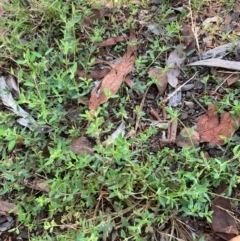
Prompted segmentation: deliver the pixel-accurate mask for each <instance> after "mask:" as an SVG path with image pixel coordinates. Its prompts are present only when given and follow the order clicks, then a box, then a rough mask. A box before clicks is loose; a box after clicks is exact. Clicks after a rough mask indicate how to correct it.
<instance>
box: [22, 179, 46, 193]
mask: <svg viewBox="0 0 240 241" xmlns="http://www.w3.org/2000/svg"><path fill="white" fill-rule="evenodd" d="M23 185H24V186H26V187H28V188H31V189H34V190H38V191H41V192H50V187H49V185H48V183H46V180H45V179H41V178H35V179H34V180H33V181H32V182H24V183H23Z"/></svg>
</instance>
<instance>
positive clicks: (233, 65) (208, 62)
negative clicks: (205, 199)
mask: <svg viewBox="0 0 240 241" xmlns="http://www.w3.org/2000/svg"><path fill="white" fill-rule="evenodd" d="M198 65H203V66H210V67H219V68H224V69H234V70H238V71H240V62H239V61H228V60H223V59H217V58H214V59H205V60H200V61H197V62H193V63H190V64H188V66H198Z"/></svg>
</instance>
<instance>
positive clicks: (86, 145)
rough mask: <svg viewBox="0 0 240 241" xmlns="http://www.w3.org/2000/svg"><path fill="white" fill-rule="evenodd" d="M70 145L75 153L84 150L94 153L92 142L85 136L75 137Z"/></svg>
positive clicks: (90, 153)
mask: <svg viewBox="0 0 240 241" xmlns="http://www.w3.org/2000/svg"><path fill="white" fill-rule="evenodd" d="M70 147H71V150H72V152H74V153H75V154H81V153H83V152H86V153H87V154H89V155H93V154H94V152H93V149H92V145H91V143H90V142H89V140H88V139H87V138H85V137H76V138H74V139H73V140H72V141H71V143H70Z"/></svg>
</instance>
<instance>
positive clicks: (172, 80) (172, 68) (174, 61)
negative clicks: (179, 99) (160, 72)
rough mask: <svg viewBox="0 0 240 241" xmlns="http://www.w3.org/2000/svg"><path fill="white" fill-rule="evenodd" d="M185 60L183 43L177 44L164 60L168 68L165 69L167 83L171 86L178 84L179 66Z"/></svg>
mask: <svg viewBox="0 0 240 241" xmlns="http://www.w3.org/2000/svg"><path fill="white" fill-rule="evenodd" d="M184 60H185V51H184V46H183V45H181V44H180V45H178V46H177V47H176V49H174V50H173V51H172V52H171V53H170V54H169V56H168V59H167V61H166V64H167V66H169V70H168V71H167V77H168V83H169V84H170V85H171V86H172V87H173V88H175V87H177V85H178V75H179V74H180V66H181V64H182V63H183V62H184Z"/></svg>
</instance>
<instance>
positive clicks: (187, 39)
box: [182, 23, 196, 52]
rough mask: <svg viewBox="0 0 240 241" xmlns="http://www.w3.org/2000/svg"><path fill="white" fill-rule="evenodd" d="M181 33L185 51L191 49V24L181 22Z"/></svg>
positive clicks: (192, 40)
mask: <svg viewBox="0 0 240 241" xmlns="http://www.w3.org/2000/svg"><path fill="white" fill-rule="evenodd" d="M182 35H183V39H184V44H185V47H186V49H185V51H186V52H189V51H191V50H193V49H195V45H196V42H195V36H194V33H193V31H192V28H191V26H189V25H187V24H185V23H184V24H182Z"/></svg>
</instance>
